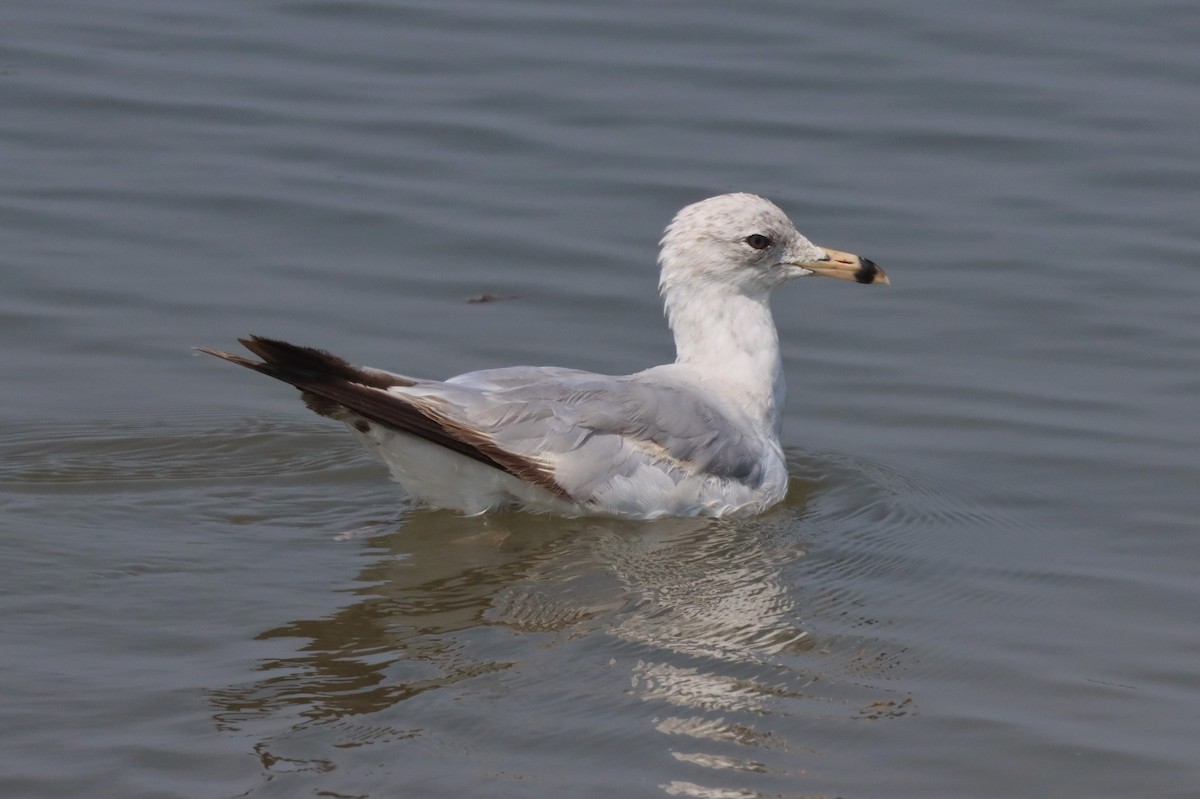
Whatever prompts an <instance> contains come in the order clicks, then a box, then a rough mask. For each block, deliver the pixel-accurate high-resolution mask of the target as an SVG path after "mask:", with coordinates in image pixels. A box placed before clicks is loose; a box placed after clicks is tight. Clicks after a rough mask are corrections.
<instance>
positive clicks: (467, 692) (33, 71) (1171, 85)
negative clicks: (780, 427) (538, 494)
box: [0, 0, 1200, 799]
mask: <svg viewBox="0 0 1200 799" xmlns="http://www.w3.org/2000/svg"><path fill="white" fill-rule="evenodd" d="M1198 23H1200V16H1198V13H1197V11H1195V10H1194V9H1193V8H1192V7H1191V6H1190V5H1187V4H1179V3H1170V2H1152V3H1149V4H1141V5H1139V6H1137V7H1136V8H1134V7H1132V6H1130V7H1128V8H1124V7H1117V6H1112V7H1097V6H1095V5H1088V4H1081V3H1068V2H1064V3H1053V4H1048V5H1043V6H1041V7H1039V8H1030V7H1025V6H1017V5H1014V4H1011V3H999V4H992V5H984V4H967V5H963V4H961V3H960V4H954V3H948V2H943V1H942V0H922V2H919V3H916V4H911V3H910V4H908V5H906V6H905V7H903V8H897V7H894V6H893V5H891V4H884V3H867V4H865V5H864V4H858V5H856V6H854V7H853V8H851V7H848V6H843V5H836V4H817V5H814V6H810V7H808V8H806V9H798V8H796V7H795V6H794V5H793V4H788V3H777V2H765V1H764V2H753V3H749V4H741V5H738V6H736V7H735V6H729V5H728V4H717V3H693V4H675V3H655V4H637V3H625V2H616V3H609V4H582V5H581V4H575V5H570V6H562V5H556V4H549V3H543V2H517V3H505V4H501V5H495V4H480V3H473V2H464V3H458V4H450V5H447V4H432V3H430V4H420V3H407V2H395V3H393V2H355V3H328V2H274V3H259V4H250V5H248V4H245V3H235V2H228V1H227V0H218V1H217V2H208V3H198V2H190V1H189V0H173V1H172V2H167V3H162V2H145V1H144V0H113V2H110V3H105V4H96V3H91V2H89V3H83V2H66V3H57V4H54V5H53V7H51V6H49V5H46V4H41V3H32V2H23V3H21V2H18V3H15V4H10V7H9V8H8V10H7V11H6V15H5V21H4V25H3V30H4V34H3V35H2V36H0V48H2V49H0V102H2V103H3V107H4V108H5V113H4V114H3V115H2V116H0V157H2V163H3V164H4V167H3V170H0V172H2V177H0V180H2V181H3V186H4V191H3V192H2V195H0V239H2V240H3V241H4V246H3V248H0V250H2V254H0V274H2V275H3V278H4V279H3V291H0V330H2V331H3V335H4V337H5V342H6V345H7V346H5V347H3V348H0V370H2V373H3V374H4V376H5V380H4V392H3V400H4V403H3V406H2V409H3V414H2V415H0V496H2V502H0V618H2V619H3V622H0V635H2V636H3V637H2V639H0V640H2V641H3V645H2V647H0V675H2V677H0V679H2V681H3V682H2V683H0V687H2V688H3V693H4V695H5V696H6V697H7V699H6V701H5V703H4V706H3V710H0V721H2V722H3V723H0V773H3V774H4V775H5V777H4V780H3V781H2V782H0V795H5V796H13V797H35V798H40V797H77V796H89V795H113V796H118V795H119V796H124V797H141V796H145V797H162V796H188V797H193V796H217V797H233V796H248V797H251V796H252V797H269V796H281V797H295V796H340V797H349V796H354V797H365V796H371V797H387V796H396V795H423V796H447V797H450V796H453V797H464V796H487V797H504V796H513V797H518V796H519V797H527V796H564V795H566V796H580V797H583V796H596V797H601V796H603V797H608V796H617V795H620V796H648V797H652V796H694V797H721V798H722V799H724V798H725V797H737V798H738V799H742V798H743V797H810V796H830V797H833V796H839V797H885V796H886V797H907V796H911V797H931V796H946V797H993V796H995V797H999V796H1035V795H1045V796H1080V797H1083V796H1088V797H1090V796H1117V795H1135V796H1155V797H1185V796H1194V795H1195V792H1196V786H1197V784H1200V770H1198V769H1197V766H1196V762H1197V759H1196V743H1195V742H1196V740H1197V738H1198V737H1200V725H1198V723H1197V721H1196V719H1197V718H1198V717H1200V680H1198V679H1197V677H1196V665H1195V664H1196V663H1197V661H1198V656H1200V636H1198V635H1197V633H1196V624H1195V619H1196V618H1197V617H1198V615H1200V597H1198V589H1197V582H1196V574H1197V568H1198V563H1200V543H1198V541H1200V538H1198V537H1197V535H1196V529H1197V522H1196V520H1197V518H1200V491H1197V486H1200V463H1198V458H1197V455H1196V453H1197V443H1198V439H1200V435H1198V434H1200V424H1198V423H1197V421H1196V419H1197V417H1196V413H1195V410H1196V407H1197V404H1196V403H1197V398H1198V396H1200V379H1198V378H1197V375H1200V332H1198V327H1197V323H1196V319H1197V315H1196V308H1197V307H1200V276H1198V275H1200V244H1198V243H1197V238H1196V234H1195V231H1196V221H1195V220H1196V219H1197V218H1198V217H1200V201H1198V200H1197V197H1200V194H1198V193H1197V186H1200V158H1198V157H1197V156H1198V153H1197V144H1196V143H1197V142H1198V141H1200V130H1198V128H1200V124H1198V123H1197V121H1196V118H1195V115H1194V114H1190V113H1188V112H1187V109H1189V108H1192V107H1194V106H1195V103H1196V86H1197V85H1200V50H1197V48H1196V47H1195V42H1194V35H1193V33H1194V31H1195V30H1196V26H1197V24H1198ZM732 190H747V191H754V192H758V193H761V194H764V195H766V196H769V197H771V198H773V199H774V200H776V201H777V202H778V203H779V204H780V205H782V206H783V207H784V208H785V209H786V210H787V211H788V212H789V213H791V215H792V216H793V218H794V219H795V220H796V222H797V226H798V227H799V228H800V229H801V231H803V232H804V233H806V234H807V235H809V236H810V237H811V238H812V239H813V240H815V241H818V242H820V243H823V244H826V245H828V246H832V247H836V248H839V249H846V250H851V251H855V252H861V253H863V254H864V255H867V256H869V257H871V258H874V259H876V260H878V261H879V262H880V263H881V264H882V265H883V266H884V267H885V268H886V269H887V270H888V273H889V275H890V276H891V277H892V280H893V284H892V285H891V286H890V287H888V288H886V289H864V288H862V287H858V286H853V285H845V284H841V283H837V282H835V281H800V282H799V283H797V284H794V285H792V286H789V287H787V288H786V289H784V290H783V291H781V292H780V293H779V296H778V297H777V299H776V315H777V320H778V323H779V327H780V332H781V338H782V340H783V346H784V357H785V366H786V369H787V372H788V375H789V379H790V385H791V388H792V391H791V396H790V399H789V402H788V406H787V413H786V418H785V432H784V439H785V443H786V444H787V446H788V453H789V463H790V464H791V469H792V474H793V479H792V484H791V489H790V493H789V497H788V500H787V501H786V502H785V503H784V504H783V505H781V506H780V507H778V508H776V509H775V510H773V511H771V512H770V513H767V514H765V515H763V516H762V517H759V518H756V519H752V520H748V521H742V522H736V523H735V522H722V521H695V520H676V521H663V522H655V523H642V524H630V523H613V522H609V521H603V520H596V519H578V520H562V519H550V518H541V517H531V516H523V515H502V516H495V517H488V518H462V517H458V516H455V515H453V514H449V513H444V512H435V511H424V510H414V509H411V508H409V507H407V506H406V504H405V503H404V500H403V495H402V494H401V492H400V490H399V489H398V488H397V487H396V486H394V485H392V484H390V483H388V482H387V480H386V475H385V474H384V473H383V472H382V470H381V469H379V468H378V467H376V466H375V465H374V464H373V463H372V462H371V461H370V460H369V458H367V456H366V455H364V454H363V453H361V452H360V451H359V450H358V449H357V448H356V446H355V445H354V443H353V441H352V440H350V438H349V437H348V436H347V435H346V434H345V433H344V432H343V431H341V430H340V429H339V428H338V427H337V426H336V425H332V424H330V423H328V422H327V421H325V420H322V419H320V418H317V417H314V416H312V415H311V414H309V413H308V412H307V411H305V409H304V408H303V406H302V405H300V403H299V402H297V399H296V395H295V393H294V392H293V391H291V390H290V389H287V388H286V387H284V386H280V385H273V384H271V382H270V381H267V380H263V379H261V378H258V377H257V376H255V375H251V374H247V373H244V370H234V369H232V368H229V367H228V366H227V365H223V364H220V363H218V362H216V361H213V360H212V359H201V358H198V357H194V356H193V355H192V353H191V351H190V349H189V348H190V347H191V346H193V345H208V346H218V347H227V346H229V344H230V343H231V342H232V340H233V339H234V338H235V337H236V336H238V335H244V334H246V333H251V332H254V333H260V334H265V335H274V336H279V337H283V338H288V339H292V340H295V341H297V342H299V343H304V344H311V345H317V346H321V347H325V348H328V349H331V350H333V351H335V352H338V353H340V354H343V355H345V356H346V357H348V358H350V359H352V360H354V361H357V362H361V363H367V364H372V365H377V366H381V367H386V368H393V369H397V370H400V371H404V372H408V373H413V374H422V375H429V376H433V377H445V376H449V375H452V374H456V373H459V372H462V371H465V370H468V369H476V368H482V367H487V366H495V365H501V364H516V363H532V364H555V365H567V366H575V367H579V368H586V369H593V370H597V371H602V372H607V373H624V372H629V371H633V370H636V369H639V368H643V367H644V366H647V365H650V364H654V363H660V362H663V361H666V360H669V359H670V358H671V357H672V350H671V342H670V339H669V336H668V334H667V331H666V328H665V325H664V323H663V321H662V319H661V313H660V310H659V307H658V302H657V298H656V296H655V281H656V275H655V269H654V256H655V245H656V242H657V239H658V237H659V235H660V233H661V229H662V227H663V226H664V225H665V224H666V222H667V221H668V220H669V219H670V217H671V215H672V214H673V213H674V212H675V210H677V209H678V208H679V207H680V206H682V205H684V204H686V203H688V202H692V201H695V200H697V199H700V198H702V197H704V196H708V195H711V194H715V193H719V192H723V191H732ZM485 294H490V295H494V296H496V297H502V298H505V299H504V300H503V301H496V302H488V303H471V302H468V301H467V300H469V299H471V298H474V297H479V296H481V295H485Z"/></svg>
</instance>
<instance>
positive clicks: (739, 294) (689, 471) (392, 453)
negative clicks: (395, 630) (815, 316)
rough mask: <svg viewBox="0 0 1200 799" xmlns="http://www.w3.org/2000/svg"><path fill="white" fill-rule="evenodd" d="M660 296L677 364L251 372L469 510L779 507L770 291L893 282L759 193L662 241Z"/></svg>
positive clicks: (281, 367)
mask: <svg viewBox="0 0 1200 799" xmlns="http://www.w3.org/2000/svg"><path fill="white" fill-rule="evenodd" d="M659 264H660V266H661V278H660V282H659V288H660V291H661V293H662V296H663V301H664V305H665V307H666V313H667V318H668V321H669V323H670V326H671V329H672V331H673V333H674V335H675V342H676V348H677V351H678V358H677V360H676V362H675V363H673V364H668V365H664V366H656V367H653V368H651V369H647V370H645V371H642V372H638V373H636V374H632V375H627V376H619V377H614V376H608V375H598V374H592V373H589V372H582V371H577V370H572V369H561V368H556V367H512V368H507V369H492V370H486V371H481V372H471V373H468V374H464V375H459V376H458V377H454V378H451V379H449V380H446V381H435V380H421V379H416V378H410V377H405V376H402V375H398V374H394V373H390V372H383V371H380V370H376V369H363V368H359V367H354V366H351V365H350V364H348V363H346V362H345V361H343V360H341V359H340V358H337V357H335V356H332V355H330V354H328V353H325V352H322V351H320V350H313V349H308V348H304V347H296V346H294V345H291V344H287V343H284V342H279V341H272V340H270V339H264V338H258V337H252V338H250V339H243V340H242V342H243V344H245V345H246V346H247V348H248V349H250V350H251V351H252V352H254V353H255V354H256V355H258V356H260V357H261V358H262V361H254V360H251V359H247V358H243V357H241V356H237V355H230V354H228V353H224V352H218V351H215V350H204V351H205V352H209V353H211V354H213V355H217V356H218V357H221V358H224V359H226V360H229V361H233V362H234V363H238V364H240V365H243V366H247V367H249V368H252V369H255V370H257V371H260V372H263V373H264V374H268V375H270V376H272V377H276V378H278V379H280V380H283V381H285V382H288V383H291V384H292V385H294V386H296V387H297V388H299V389H301V391H303V392H304V399H305V402H306V403H307V404H308V406H309V407H310V408H312V409H313V410H315V411H316V412H318V413H321V414H322V415H325V416H330V417H332V418H335V419H338V420H340V421H343V422H345V423H346V424H347V425H348V426H349V427H350V429H351V430H352V431H353V432H354V433H355V435H357V436H358V438H359V439H360V440H361V441H362V442H363V443H364V444H365V445H366V447H367V448H368V449H369V450H370V451H371V452H372V453H374V454H375V455H376V457H378V458H379V459H380V461H382V462H383V463H384V464H385V465H386V466H387V467H388V468H389V470H390V471H391V473H392V476H393V477H394V478H395V479H396V480H397V481H398V482H400V483H401V484H402V485H403V486H404V487H405V489H406V490H407V491H408V493H409V494H410V496H411V497H412V498H413V499H414V500H415V501H417V502H419V503H422V504H425V505H429V506H432V507H440V508H450V509H455V510H459V511H462V512H464V513H482V512H486V511H489V510H498V509H513V508H519V509H524V510H532V511H542V512H550V513H558V514H564V515H609V516H619V517H626V518H639V519H645V518H655V517H660V516H696V515H703V516H748V515H752V514H756V513H759V512H762V511H764V510H766V509H767V508H769V507H771V506H772V505H774V504H776V503H777V502H779V501H780V500H782V499H783V497H784V495H785V494H786V491H787V469H786V463H785V461H784V457H783V452H782V449H781V446H780V442H779V432H780V429H779V428H780V410H781V406H782V404H783V399H784V392H785V388H784V382H783V373H782V367H781V362H780V355H779V340H778V334H777V333H776V329H775V324H774V321H773V320H772V318H771V311H770V306H769V299H770V292H771V290H772V289H773V288H774V287H775V286H777V285H779V284H781V283H783V282H785V281H786V280H789V279H791V278H794V277H801V276H805V275H810V274H825V275H828V276H831V277H840V278H844V279H850V280H855V281H857V282H860V283H873V282H879V283H886V282H887V277H886V276H885V275H884V273H883V271H882V270H880V269H879V268H878V267H877V266H875V264H873V263H872V262H871V261H867V260H865V259H862V258H859V257H858V256H852V255H849V254H846V253H840V252H837V251H834V250H826V249H823V248H820V247H817V246H816V245H814V244H812V243H811V242H809V241H808V240H807V239H805V238H804V237H803V236H801V235H800V234H799V233H797V232H796V229H795V228H794V227H793V226H792V223H791V222H790V221H789V220H788V218H787V216H786V215H784V213H783V212H782V211H781V210H779V208H777V207H776V206H775V205H774V204H772V203H771V202H769V201H767V200H764V199H762V198H760V197H756V196H754V195H749V194H731V195H722V196H719V197H713V198H710V199H708V200H704V201H702V202H699V203H696V204H694V205H690V206H688V207H686V208H684V209H683V210H682V211H680V212H679V214H677V215H676V217H675V219H674V221H673V222H672V223H671V225H670V226H669V227H668V228H667V231H666V234H665V235H664V237H663V241H662V251H661V254H660V256H659Z"/></svg>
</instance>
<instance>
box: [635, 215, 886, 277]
mask: <svg viewBox="0 0 1200 799" xmlns="http://www.w3.org/2000/svg"><path fill="white" fill-rule="evenodd" d="M661 245H662V249H661V251H660V253H659V257H658V262H659V265H660V266H661V268H662V274H661V277H660V279H659V290H660V291H661V292H662V294H663V295H664V296H666V297H668V299H670V297H669V296H668V295H671V294H673V293H675V292H676V291H677V290H681V289H682V290H685V291H689V290H706V291H716V292H719V293H726V292H732V293H734V294H741V295H743V296H748V297H755V298H759V297H763V298H765V297H766V296H767V295H768V294H769V293H770V291H771V289H773V288H775V287H776V286H778V285H779V284H781V283H784V282H785V281H788V280H791V279H792V278H796V277H804V276H805V275H813V274H817V275H826V276H828V277H837V278H842V279H845V280H855V281H857V282H859V283H887V282H888V279H887V275H885V274H884V272H883V270H882V269H880V268H879V267H878V266H876V265H875V264H874V263H873V262H871V261H868V260H866V259H865V258H860V257H859V256H857V255H851V254H849V253H843V252H838V251H837V250H828V249H825V248H823V247H818V246H817V245H815V244H813V243H812V242H811V241H809V240H808V239H806V238H805V237H804V236H802V235H800V233H799V232H798V231H797V230H796V228H795V226H794V225H793V224H792V221H791V220H790V219H788V217H787V214H785V213H784V212H783V211H781V210H780V209H779V207H778V206H777V205H775V203H773V202H771V201H770V200H766V199H764V198H762V197H758V196H756V195H753V194H722V195H720V196H718V197H710V198H709V199H707V200H701V201H700V202H698V203H693V204H692V205H689V206H687V207H686V208H684V209H683V210H681V211H680V212H679V213H678V214H676V215H675V219H674V220H672V222H671V224H670V225H668V226H667V229H666V232H665V233H664V235H663V239H662V242H661ZM685 287H686V288H685Z"/></svg>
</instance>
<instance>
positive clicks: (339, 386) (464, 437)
mask: <svg viewBox="0 0 1200 799" xmlns="http://www.w3.org/2000/svg"><path fill="white" fill-rule="evenodd" d="M239 341H240V342H241V343H242V344H243V345H244V346H245V347H246V349H248V350H250V351H251V352H253V353H254V354H255V355H258V356H259V357H260V358H262V359H263V360H262V361H255V360H251V359H250V358H245V357H243V356H240V355H234V354H231V353H228V352H222V351H220V350H214V349H209V348H207V347H198V348H197V349H198V350H199V351H200V352H205V353H208V354H209V355H215V356H216V357H218V358H222V359H224V360H226V361H229V362H230V363H236V364H237V365H239V366H244V367H246V368H247V369H253V370H254V371H256V372H261V373H262V374H265V375H268V376H270V377H274V378H275V379H277V380H282V381H283V382H285V383H289V384H291V385H293V386H295V387H296V388H298V389H300V390H301V391H302V392H304V402H305V404H306V405H307V406H308V407H309V408H310V409H312V410H313V411H315V412H317V413H319V414H321V415H323V416H330V415H333V413H334V412H336V409H338V408H344V409H347V410H349V411H351V412H353V413H355V414H358V415H360V416H362V417H364V418H366V419H370V420H371V421H373V422H377V423H378V424H381V425H384V426H385V427H388V428H391V429H393V430H397V431H399V432H402V433H408V434H409V435H413V436H417V437H418V438H422V439H425V440H426V441H429V442H431V443H434V444H437V445H438V446H442V447H445V448H446V449H449V450H451V451H452V452H456V453H458V454H459V455H463V456H465V457H467V458H471V459H472V460H475V461H478V462H479V463H483V464H485V465H487V466H491V467H493V468H496V469H500V470H501V471H504V472H507V473H508V474H511V475H513V476H514V477H518V478H520V479H522V480H524V481H526V482H528V483H531V484H533V485H536V486H538V487H540V488H543V489H545V490H547V491H549V492H550V493H552V494H554V495H555V496H557V497H559V498H561V499H565V500H567V501H574V500H573V498H572V497H571V496H570V494H568V493H567V491H566V490H565V489H564V488H563V487H562V486H560V485H559V484H558V482H557V481H555V479H554V475H553V474H552V473H551V472H550V471H549V470H548V469H547V468H546V467H545V466H544V465H543V464H540V463H538V462H536V461H534V460H531V459H529V458H526V457H524V456H522V455H519V454H516V453H513V452H508V451H507V450H505V449H503V448H501V447H499V446H497V445H496V443H495V442H494V441H492V440H491V439H490V438H489V437H488V436H487V435H486V434H485V433H483V432H482V431H479V430H474V429H471V428H468V427H465V426H463V425H461V424H458V423H456V422H454V421H453V420H452V419H449V418H448V417H446V416H445V415H443V414H441V413H437V412H436V411H435V410H434V409H432V408H426V407H423V406H421V405H418V404H416V403H414V402H413V401H412V400H410V399H409V398H406V397H403V396H401V395H399V394H394V393H391V392H389V391H387V389H388V388H390V387H392V386H411V385H415V381H413V380H409V379H407V378H402V377H400V376H398V375H393V374H389V373H387V372H382V371H379V370H377V369H364V368H361V367H357V366H354V365H352V364H350V363H348V362H347V361H345V360H343V359H342V358H339V357H337V356H336V355H333V354H331V353H328V352H325V351H324V350H318V349H314V348H312V347H299V346H297V345H295V344H289V343H288V342H286V341H279V340H276V339H268V338H263V337H261V336H251V337H250V338H246V339H239Z"/></svg>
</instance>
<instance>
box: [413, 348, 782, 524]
mask: <svg viewBox="0 0 1200 799" xmlns="http://www.w3.org/2000/svg"><path fill="white" fill-rule="evenodd" d="M653 372H654V370H651V371H650V372H643V373H640V374H638V375H631V376H628V377H609V376H605V375H597V374H592V373H589V372H579V371H575V370H568V369H552V368H551V369H541V368H536V367H518V368H515V369H501V370H490V371H488V372H476V373H471V374H469V375H462V376H461V377H459V378H455V379H453V380H452V381H449V382H448V383H437V384H429V383H422V384H418V385H416V386H412V387H397V388H394V389H391V391H392V392H394V393H399V394H403V395H406V396H413V397H414V398H419V399H417V401H418V402H419V403H421V404H422V405H424V404H425V403H427V402H428V403H430V404H431V405H433V406H436V409H435V410H434V411H433V412H434V413H436V414H438V415H442V416H444V417H445V418H446V420H447V421H449V422H451V423H453V424H455V425H459V426H462V427H467V428H470V429H472V430H475V431H478V433H479V434H481V435H483V436H485V437H486V438H487V440H489V441H491V442H494V444H495V446H497V447H499V448H500V449H503V450H504V451H507V452H511V453H514V454H517V455H519V456H521V457H524V458H528V459H531V460H536V461H538V462H540V463H543V464H545V466H546V468H548V469H549V470H550V471H551V472H552V473H553V475H554V479H555V481H556V482H557V483H558V484H559V485H560V486H562V488H563V489H564V490H565V491H566V492H567V493H568V494H570V495H571V496H572V497H574V498H575V499H576V501H581V502H586V501H587V499H588V498H589V497H591V496H592V495H593V494H594V493H595V491H596V490H597V489H598V488H599V487H601V486H602V485H604V484H605V483H607V482H609V481H611V480H612V479H614V478H616V477H631V476H633V475H634V474H635V473H636V472H637V470H638V469H639V468H640V467H643V466H646V465H653V466H654V467H656V468H657V469H659V470H660V471H663V472H665V473H666V474H668V475H669V476H670V477H672V479H674V480H675V482H679V481H680V480H682V479H685V478H687V477H691V476H697V475H708V476H712V477H716V478H719V479H727V480H733V481H736V482H739V483H744V484H747V485H750V486H754V487H757V486H758V485H761V483H762V480H763V476H764V475H763V466H762V452H761V441H760V440H759V438H758V437H756V436H754V435H752V434H751V433H750V431H749V430H748V429H747V428H746V426H745V425H744V424H742V423H740V422H739V421H737V420H735V419H734V418H732V417H731V416H730V415H729V414H727V413H725V412H723V411H722V410H721V409H720V407H719V406H718V405H717V403H716V402H715V400H713V399H712V398H711V397H710V396H709V395H708V393H707V392H705V391H704V390H703V389H701V388H699V387H698V386H696V385H694V384H690V383H683V382H677V381H673V380H671V379H669V378H666V377H662V376H659V375H655V374H653Z"/></svg>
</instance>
